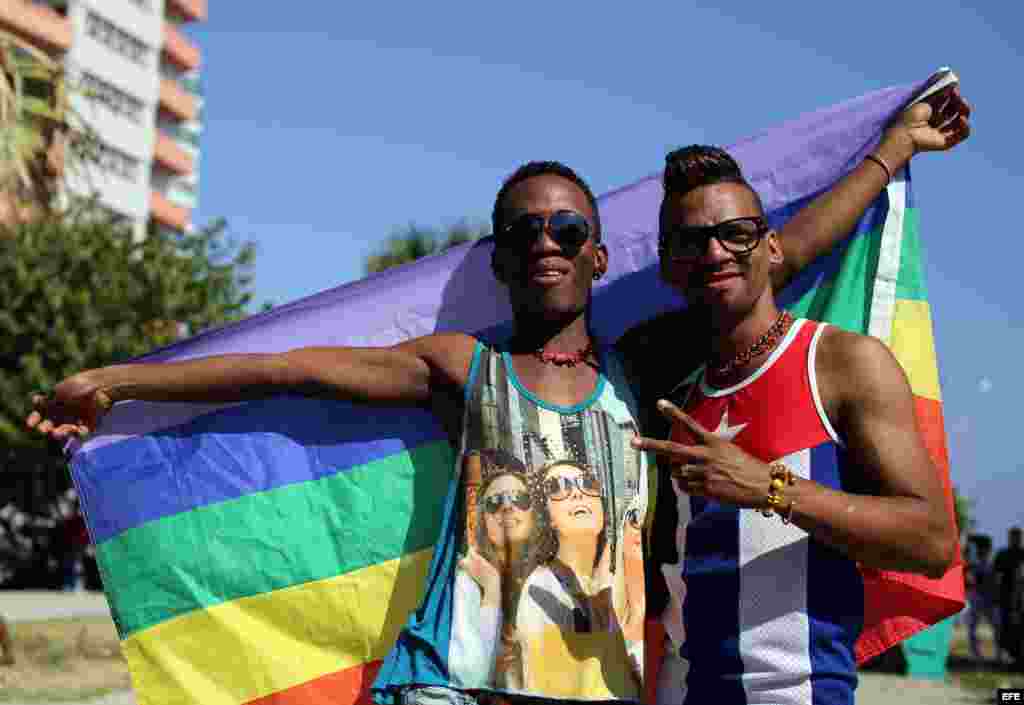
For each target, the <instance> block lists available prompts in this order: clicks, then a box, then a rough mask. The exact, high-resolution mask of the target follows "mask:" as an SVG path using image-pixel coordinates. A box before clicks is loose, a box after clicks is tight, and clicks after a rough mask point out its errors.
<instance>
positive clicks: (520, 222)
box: [496, 211, 593, 254]
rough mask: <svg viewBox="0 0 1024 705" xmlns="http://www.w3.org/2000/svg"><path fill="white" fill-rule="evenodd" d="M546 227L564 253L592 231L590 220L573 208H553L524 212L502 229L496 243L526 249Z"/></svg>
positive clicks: (575, 248) (576, 248)
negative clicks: (552, 209)
mask: <svg viewBox="0 0 1024 705" xmlns="http://www.w3.org/2000/svg"><path fill="white" fill-rule="evenodd" d="M545 229H547V231H548V234H549V235H550V236H551V239H552V240H554V241H555V243H557V244H558V246H559V247H560V248H562V250H563V252H564V253H566V254H575V253H576V252H578V251H579V250H580V248H581V247H583V244H584V243H585V242H586V241H587V240H588V239H589V238H590V235H591V233H592V231H593V228H592V227H591V225H590V221H588V220H587V219H586V218H585V217H584V216H583V215H581V214H580V213H577V212H575V211H556V212H554V213H552V214H551V215H541V214H540V213H526V214H525V215H521V216H519V217H518V218H516V219H515V220H513V221H512V222H511V223H509V224H508V225H506V226H505V227H504V228H502V229H501V231H500V232H499V233H498V236H497V238H496V244H497V245H498V247H506V248H509V249H526V248H528V247H530V246H531V245H532V244H533V243H534V242H536V241H537V238H538V237H540V236H541V234H542V233H543V232H544V230H545Z"/></svg>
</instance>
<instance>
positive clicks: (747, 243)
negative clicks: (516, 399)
mask: <svg viewBox="0 0 1024 705" xmlns="http://www.w3.org/2000/svg"><path fill="white" fill-rule="evenodd" d="M664 187H665V196H664V200H663V201H662V206H661V213H660V236H659V245H660V247H659V249H660V256H661V272H662V277H663V278H664V280H665V281H666V282H668V283H669V284H671V285H672V286H673V287H675V288H677V289H678V290H679V291H680V292H682V293H683V294H684V295H685V296H686V298H687V300H688V302H689V303H690V305H691V306H692V307H693V308H694V309H695V310H697V311H699V312H700V314H701V315H702V316H703V317H704V320H705V321H706V323H705V327H704V329H703V330H702V331H701V335H702V336H706V339H708V340H709V343H710V344H709V345H708V346H706V347H704V348H703V351H704V352H705V355H706V357H705V361H704V364H703V365H702V366H701V367H700V368H699V369H698V370H697V372H696V373H695V374H693V375H691V376H690V377H689V378H688V379H687V380H685V381H684V382H683V383H682V384H681V385H679V386H678V387H677V388H676V389H675V390H674V391H672V392H671V394H670V396H671V398H672V400H673V401H674V402H675V404H673V403H671V402H669V401H662V402H659V404H658V407H659V409H660V410H661V411H662V413H663V414H664V415H665V416H666V418H667V419H668V420H669V421H670V422H671V423H672V440H654V439H650V438H643V439H638V440H637V441H636V444H637V446H638V447H639V448H643V449H645V450H650V451H654V452H656V453H658V454H659V456H660V457H661V458H662V459H663V461H664V462H665V464H666V465H667V467H669V468H670V469H671V474H672V477H673V486H674V489H675V490H676V492H677V501H676V502H675V503H674V506H673V507H672V510H674V513H675V514H676V516H675V517H674V521H675V523H676V525H677V526H678V527H680V529H685V531H682V530H680V531H676V532H672V533H673V534H674V535H675V536H676V545H675V546H674V549H675V551H674V553H675V556H674V558H675V560H676V562H675V563H671V562H669V565H670V568H669V571H670V573H669V574H668V575H666V580H667V581H669V582H673V581H675V582H676V586H677V589H678V585H679V583H680V582H681V583H682V585H684V586H685V601H683V603H682V610H681V614H682V622H681V623H679V624H676V625H672V627H674V628H669V629H668V630H667V631H668V632H669V634H670V635H673V636H674V637H675V638H674V639H673V643H672V644H671V646H670V648H669V658H668V660H667V663H666V666H667V668H666V670H665V674H666V675H665V677H664V678H662V679H661V680H660V681H659V695H658V700H659V702H665V703H676V704H678V703H702V702H718V703H726V704H728V703H736V704H740V703H747V702H770V703H778V704H780V705H790V704H792V705H797V704H806V705H811V703H812V702H813V703H834V704H837V705H838V704H841V703H852V702H853V691H854V688H855V687H856V679H857V678H856V660H855V655H854V644H855V641H856V639H857V637H858V636H859V633H860V628H861V624H862V621H863V609H864V607H863V595H864V590H863V584H862V579H861V575H860V572H859V569H858V564H860V565H861V566H864V567H866V568H869V569H871V568H875V569H882V570H898V571H905V572H916V573H920V574H924V575H927V576H929V577H932V578H938V577H941V576H942V575H943V574H944V573H945V571H946V570H947V568H948V567H949V566H950V564H951V563H952V561H953V558H954V556H955V553H956V550H957V535H956V531H955V529H954V527H953V525H952V519H951V518H950V516H949V514H948V512H947V509H946V504H945V497H944V493H943V488H942V485H941V482H940V479H939V473H938V472H937V470H936V469H935V467H934V465H933V463H932V461H931V459H930V457H929V455H928V453H927V451H926V449H925V445H924V441H923V439H922V437H921V434H920V432H919V430H918V428H917V424H916V419H915V410H914V400H913V396H912V393H911V390H910V386H909V384H908V382H907V378H906V375H905V374H904V372H903V369H902V368H901V367H900V365H899V363H898V362H897V361H896V359H895V358H894V357H893V355H892V353H891V352H890V351H889V349H888V348H887V347H886V346H885V344H884V343H882V342H880V341H879V340H877V339H876V338H873V337H869V336H862V335H857V334H854V333H849V332H846V331H843V330H840V329H838V328H834V327H831V326H826V325H824V324H821V323H815V322H813V321H809V320H802V319H799V320H794V318H793V317H792V316H791V315H790V314H789V313H788V312H786V311H784V310H780V309H779V307H778V306H777V305H776V302H775V296H774V292H773V289H772V272H773V270H775V269H777V268H779V267H781V266H782V265H783V263H784V261H785V255H784V253H783V250H782V247H781V246H780V244H779V239H778V236H777V234H776V233H775V232H774V231H773V230H771V228H770V227H769V226H768V224H767V222H766V220H765V217H764V210H763V207H762V205H761V201H760V198H759V197H758V195H757V193H756V192H755V191H754V190H753V188H752V187H751V186H750V185H749V183H747V181H746V180H745V179H744V177H743V175H742V173H741V172H740V168H739V166H738V165H737V164H736V162H735V161H734V160H733V159H732V158H731V157H730V156H729V155H728V154H727V153H726V152H724V151H723V150H721V149H718V148H715V147H704V146H691V147H687V148H685V149H681V150H677V151H675V152H673V153H671V154H669V155H668V157H667V158H666V167H665V172H664ZM668 391H669V390H666V396H669V393H668ZM684 410H685V411H684ZM658 506H659V512H660V509H661V506H662V505H661V504H659V505H658ZM658 519H661V517H659V518H658ZM665 533H666V534H668V533H669V532H665ZM655 560H656V561H657V560H658V559H655ZM671 571H674V573H673V572H671ZM678 634H685V638H679V637H678V636H677V635H678ZM687 666H688V668H689V672H688V674H687V673H686V668H687Z"/></svg>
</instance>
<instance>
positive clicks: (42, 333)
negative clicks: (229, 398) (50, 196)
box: [0, 211, 254, 452]
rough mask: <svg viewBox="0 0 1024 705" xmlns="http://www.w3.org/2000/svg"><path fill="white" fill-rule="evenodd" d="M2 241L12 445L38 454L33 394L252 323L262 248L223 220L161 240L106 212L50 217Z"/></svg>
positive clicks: (5, 385)
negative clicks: (30, 429) (223, 327)
mask: <svg viewBox="0 0 1024 705" xmlns="http://www.w3.org/2000/svg"><path fill="white" fill-rule="evenodd" d="M2 234H4V235H7V237H0V301H2V302H3V306H2V308H0V364H2V365H3V374H2V375H0V445H7V446H8V447H24V448H25V450H26V452H28V451H29V449H30V447H34V448H35V449H36V450H38V448H39V447H40V446H39V441H38V440H36V439H35V438H32V437H30V436H29V434H28V433H27V432H26V431H25V430H24V426H23V423H22V420H23V418H24V417H25V415H26V413H27V411H28V409H27V404H28V399H29V395H30V394H31V392H32V391H33V390H36V389H43V388H47V387H51V386H52V385H54V384H55V383H56V382H58V381H60V380H61V379H63V378H64V377H66V376H68V375H69V374H72V373H74V372H77V371H79V370H82V369H85V368H89V367H97V366H100V365H106V364H110V363H113V362H118V361H123V360H126V359H128V358H131V357H134V356H137V355H140V354H142V353H145V352H147V351H150V350H152V349H153V348H155V347H158V346H161V345H165V344H168V343H170V342H172V341H173V340H175V339H176V338H177V337H179V336H180V335H181V334H184V333H197V332H199V331H202V330H204V329H207V328H210V327H212V326H217V325H220V324H223V323H225V322H228V321H232V320H235V319H238V318H241V317H242V316H244V315H245V312H246V305H247V304H248V303H249V301H250V298H251V294H250V293H249V291H248V288H249V285H250V282H251V277H250V275H249V272H250V267H251V265H252V262H253V256H254V249H253V245H252V244H251V243H239V242H237V241H236V240H234V239H232V238H231V237H229V236H228V235H227V233H226V228H225V224H224V222H223V221H221V222H217V223H215V224H213V225H212V226H210V227H208V228H205V229H202V230H197V231H196V232H194V233H186V234H184V235H178V236H176V235H170V234H161V233H155V232H154V233H150V234H149V236H148V237H146V238H145V239H142V240H136V239H134V238H133V237H132V234H131V232H130V230H129V229H128V227H127V226H122V225H117V224H113V223H111V222H110V221H109V219H108V220H102V219H100V217H99V216H97V215H96V214H95V213H94V212H88V211H84V212H81V213H79V214H78V215H77V216H73V217H72V216H65V217H62V218H57V217H50V218H41V219H38V220H35V221H31V222H27V223H19V224H16V225H14V226H10V227H7V228H5V229H4V232H3V233H2Z"/></svg>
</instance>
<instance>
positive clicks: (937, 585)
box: [72, 86, 963, 705]
mask: <svg viewBox="0 0 1024 705" xmlns="http://www.w3.org/2000/svg"><path fill="white" fill-rule="evenodd" d="M915 88H916V86H907V87H900V88H891V89H886V90H881V91H878V92H875V93H871V94H869V95H866V96H863V97H860V98H857V99H854V100H851V101H848V102H846V103H843V104H841V105H838V106H834V107H831V108H828V109H825V110H822V111H819V112H817V113H814V114H811V115H807V116H804V117H801V118H799V119H797V120H795V121H793V122H790V123H787V124H785V125H782V126H780V127H778V128H775V129H771V130H768V131H765V132H763V133H761V134H759V135H756V136H754V137H752V138H750V139H747V140H745V141H743V142H740V143H738V144H736V145H733V146H732V147H731V148H730V149H731V151H732V152H733V154H735V155H736V157H737V158H738V159H739V160H740V162H741V163H742V165H743V167H744V170H745V172H746V173H747V174H748V176H749V177H750V178H751V181H752V183H753V184H754V185H755V187H756V188H757V189H758V190H759V191H760V193H761V195H762V198H763V199H764V203H765V206H766V208H767V209H768V210H769V211H770V217H771V219H772V221H773V222H774V224H776V225H778V224H779V223H780V222H782V221H784V220H785V218H787V217H788V215H789V214H791V213H793V212H794V210H795V209H797V208H799V207H800V206H801V205H802V204H804V203H806V202H807V201H808V199H810V198H812V197H813V196H814V195H816V194H818V193H819V192H821V191H822V190H824V189H827V188H828V187H829V186H830V185H831V184H832V183H834V182H835V181H836V180H837V179H838V178H840V177H841V176H842V175H843V174H844V173H845V172H846V171H848V170H849V169H851V168H852V167H854V166H855V165H856V164H858V163H859V161H860V160H861V159H862V158H863V156H864V155H865V154H866V153H867V152H868V151H869V150H870V149H872V148H873V146H874V145H875V144H876V142H877V141H878V139H879V137H880V135H881V132H882V130H883V128H884V126H885V124H886V123H887V122H888V120H889V119H890V118H891V116H892V115H893V114H894V113H895V112H896V111H897V110H898V109H899V108H900V107H901V106H902V105H903V104H904V103H905V102H906V100H907V99H908V97H909V96H910V95H911V93H912V91H913V90H914V89H915ZM660 199H661V186H660V180H659V176H657V175H655V176H651V177H649V178H646V179H643V180H641V181H638V182H636V183H634V184H632V185H630V186H627V187H625V188H622V189H619V190H617V191H614V192H612V193H609V194H606V195H605V196H604V197H603V198H602V199H601V202H600V207H601V213H602V218H603V221H604V226H605V240H606V244H607V245H608V248H609V250H610V259H611V269H610V272H609V275H608V276H606V277H605V278H604V280H603V281H602V283H601V285H600V286H599V287H598V288H597V289H596V291H595V295H594V303H593V316H592V319H593V329H594V331H595V333H596V334H597V336H598V337H599V338H601V339H603V340H605V341H612V340H614V339H615V338H617V337H618V336H619V335H621V334H622V333H623V332H624V331H625V330H626V329H627V328H628V327H630V326H632V325H634V324H637V323H640V322H642V321H644V320H646V319H649V318H651V317H653V316H655V315H657V314H660V313H663V312H665V311H667V310H669V309H671V308H674V307H678V306H679V305H680V302H679V301H678V299H677V298H676V297H675V295H674V294H673V293H672V292H671V291H670V290H668V289H667V288H666V287H665V286H663V285H662V284H660V283H659V282H658V279H657V274H656V272H657V266H656V263H657V251H656V237H655V232H656V219H657V210H658V204H659V202H660ZM490 251H491V243H490V241H489V240H483V241H481V242H478V243H475V244H472V245H466V246H462V247H460V248H457V249H454V250H450V251H448V252H446V253H444V254H441V255H438V256H436V257H432V258H429V259H426V260H422V261H420V262H416V263H414V264H411V265H408V266H405V267H402V268H399V269H395V270H390V271H387V272H383V273H381V274H378V275H375V276H373V277H370V278H368V279H365V280H362V281H359V282H355V283H352V284H348V285H345V286H341V287H338V288H336V289H332V290H330V291H327V292H324V293H321V294H318V295H315V296H312V297H309V298H306V299H303V300H301V301H297V302H295V303H292V304H289V305H285V306H281V307H279V308H277V309H274V310H272V311H270V312H267V313H264V314H262V315H259V316H254V317H252V318H250V319H247V320H245V321H242V322H240V323H237V324H235V325H232V326H228V327H225V328H222V329H218V330H213V331H209V332H206V333H203V334H201V335H199V336H196V337H195V338H192V339H190V340H186V341H184V342H182V343H180V344H177V345H175V346H173V347H171V348H168V349H165V350H162V351H159V352H157V353H154V354H153V355H151V356H149V357H148V358H147V359H149V360H152V361H166V360H180V359H185V358H189V357H195V356H200V355H209V354H215V353H226V352H270V351H282V350H287V349H291V348H294V347H299V346H304V345H387V344H393V343H396V342H398V341H401V340H405V339H408V338H410V337H413V336H418V335H423V334H427V333H431V332H434V331H444V330H463V331H468V332H476V333H478V334H479V335H480V336H482V337H484V338H494V337H497V336H501V335H503V334H505V333H506V332H507V330H508V326H509V320H510V318H511V310H510V308H509V306H508V303H507V300H506V298H505V295H504V292H503V291H502V290H500V289H499V287H498V285H497V284H496V283H495V282H494V280H493V278H492V275H491V271H490ZM784 302H785V303H786V304H787V305H788V306H790V307H791V308H792V309H793V310H794V311H795V312H797V313H799V314H800V315H806V316H809V317H812V318H818V319H822V320H827V321H830V322H832V323H834V324H836V325H840V326H842V327H844V328H848V329H851V330H855V331H861V332H870V333H872V334H874V335H878V336H879V337H881V338H883V339H884V340H886V341H887V342H888V343H889V345H890V346H891V347H892V349H893V350H894V351H895V353H896V355H897V357H898V358H899V360H900V362H901V363H902V364H903V365H904V367H905V368H906V369H907V371H908V373H909V375H910V379H911V383H912V385H913V389H914V393H915V395H916V398H917V408H918V411H919V414H920V422H921V427H922V428H923V429H924V431H925V435H926V437H927V438H928V443H929V447H930V449H931V451H932V453H933V455H934V457H935V459H936V460H937V461H938V463H939V465H940V467H941V469H942V473H943V477H944V479H945V481H946V484H947V488H948V487H949V482H948V478H949V473H948V462H947V458H946V449H945V440H944V431H943V426H942V406H941V398H940V395H939V384H938V375H937V372H936V362H935V351H934V345H933V338H932V326H931V318H930V311H929V307H928V302H927V296H926V290H925V286H924V279H923V272H922V267H921V259H920V247H919V238H918V213H917V210H916V208H915V207H914V205H913V201H912V198H911V191H910V179H909V174H906V173H901V174H900V175H899V177H898V178H897V179H896V180H895V181H894V183H893V184H892V185H891V186H890V188H889V190H888V193H887V194H884V195H883V196H881V197H880V198H879V199H878V201H877V203H876V204H875V205H874V206H873V207H872V208H871V209H870V211H869V212H868V213H866V214H865V216H864V218H863V219H862V220H861V222H860V224H859V225H858V226H857V228H856V229H855V230H854V232H852V233H851V234H850V235H849V237H848V238H846V240H845V241H844V242H843V244H842V245H841V246H840V247H839V248H837V250H836V251H835V252H834V253H832V254H831V255H829V256H827V257H824V258H822V259H821V260H820V261H818V262H816V263H815V264H814V265H813V266H812V267H811V268H810V269H809V270H808V271H807V272H805V273H804V274H803V275H802V276H801V277H800V278H799V279H798V280H797V281H796V282H795V283H794V284H793V285H792V286H791V287H790V289H789V290H788V291H787V292H786V293H785V295H784ZM453 459H454V456H453V452H452V450H451V448H450V447H449V445H448V443H447V441H446V440H445V436H444V434H443V433H442V430H441V428H440V427H439V426H438V425H437V424H436V423H435V422H434V420H433V419H432V417H431V416H429V415H427V414H426V413H425V412H423V411H419V410H414V409H378V408H373V407H368V406H360V405H355V404H349V403H344V402H332V401H323V400H312V399H303V398H297V397H290V396H282V397H277V398H273V399H267V400H264V401H253V402H247V403H242V404H225V405H209V404H207V405H197V404H152V403H142V402H131V403H124V404H118V405H117V406H116V407H115V409H114V410H113V411H112V412H111V413H110V414H109V415H108V416H107V418H106V419H105V421H104V423H103V425H102V427H101V428H100V429H99V430H98V432H97V433H96V434H94V435H93V436H92V437H91V438H90V439H89V440H88V441H87V442H86V443H85V444H84V445H83V446H82V447H81V448H79V449H78V450H77V452H76V453H75V455H74V457H73V461H72V472H73V476H74V480H75V484H76V486H77V487H78V490H79V494H80V497H81V501H82V507H83V510H84V512H85V515H86V519H87V522H88V526H89V530H90V533H91V536H92V539H93V541H94V543H95V544H96V548H97V556H98V561H99V566H100V570H101V573H102V576H103V581H104V586H105V589H106V593H107V597H108V600H109V602H110V607H111V612H112V614H113V617H114V620H115V622H116V624H117V628H118V630H119V633H120V636H121V638H122V646H123V650H124V653H125V655H126V657H127V659H128V664H129V667H130V669H131V673H132V679H133V684H134V687H135V690H136V693H137V696H138V699H139V702H141V703H160V704H161V705H167V704H171V703H204V704H205V705H219V704H221V703H223V704H224V705H242V704H244V703H267V704H268V705H269V704H270V703H274V704H280V705H286V704H290V703H303V704H307V703H318V702H323V703H328V702H330V703H342V704H347V703H356V702H366V701H368V700H369V696H368V689H369V686H370V684H371V683H372V681H373V678H374V675H375V673H376V671H377V669H378V667H379V664H380V661H381V659H382V658H383V657H384V655H385V654H386V653H387V651H388V649H389V648H390V646H391V644H392V642H393V641H394V639H395V637H396V635H397V634H398V632H399V630H400V628H401V627H402V625H403V624H404V622H405V621H406V619H407V617H408V615H409V613H410V612H411V611H412V610H414V609H415V608H416V606H417V603H418V599H419V596H420V593H421V587H422V584H423V581H424V579H425V576H426V574H427V568H428V565H429V562H430V559H431V555H432V547H433V544H434V542H435V539H436V537H437V535H438V532H439V517H440V515H441V509H442V503H443V501H444V496H445V493H446V491H447V488H448V482H449V480H450V478H451V473H452V463H453ZM950 511H951V512H952V495H951V494H950ZM866 577H867V582H866V585H867V588H866V590H867V595H866V603H867V609H868V615H867V616H868V618H867V623H866V624H867V626H866V630H865V635H864V637H863V639H862V640H861V644H860V649H859V655H860V656H861V657H862V658H867V657H869V656H871V655H874V654H876V653H878V652H879V651H881V650H882V649H884V648H886V647H888V646H890V645H892V644H893V643H895V642H896V641H898V640H900V639H902V638H905V637H906V636H909V635H910V634H912V633H914V632H916V631H918V630H919V629H921V628H923V627H924V626H927V625H928V624H931V623H934V622H936V621H938V620H940V619H942V618H943V617H946V616H948V615H950V614H953V613H955V612H957V611H958V610H959V609H960V608H961V607H962V605H963V576H962V573H961V569H960V567H959V566H958V567H956V568H954V569H953V570H951V571H950V572H949V574H948V575H947V576H946V577H945V578H943V579H942V580H939V581H930V580H925V579H922V578H917V577H910V576H904V575H899V574H893V573H880V572H869V574H868V575H867V576H866Z"/></svg>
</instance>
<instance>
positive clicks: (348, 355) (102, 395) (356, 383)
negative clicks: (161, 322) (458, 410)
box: [26, 333, 476, 440]
mask: <svg viewBox="0 0 1024 705" xmlns="http://www.w3.org/2000/svg"><path fill="white" fill-rule="evenodd" d="M475 343H476V341H475V340H474V339H473V338H472V337H470V336H468V335H464V334H461V333H443V334H436V335H428V336H424V337H422V338H416V339H413V340H410V341H407V342H405V343H401V344H399V345H395V346H393V347H388V348H343V347H318V348H298V349H295V350H291V351H289V352H285V353H276V354H236V355H216V356H211V357H204V358H197V359H194V360H186V361H182V362H168V363H143V364H127V365H113V366H110V367H102V368H97V369H93V370H86V371H84V372H80V373H78V374H76V375H73V376H71V377H69V378H67V379H66V380H64V381H63V382H61V383H60V384H58V385H57V386H56V387H55V388H54V390H53V393H52V394H50V395H35V396H33V398H32V405H33V407H34V410H33V411H32V413H31V414H30V415H29V416H28V418H27V419H26V423H27V425H28V427H29V428H34V429H36V430H37V431H38V432H39V433H43V434H47V435H49V436H51V437H53V438H56V439H58V440H59V439H63V438H65V437H67V436H68V435H70V434H81V433H88V432H89V431H91V430H92V429H94V428H96V424H97V422H98V421H99V419H100V418H101V417H102V416H103V414H104V413H106V412H107V411H108V410H109V409H110V407H111V406H112V405H113V403H115V402H118V401H123V400H128V399H140V400H146V401H190V402H234V401H245V400H248V399H258V398H262V397H267V396H272V395H275V394H283V393H295V394H305V395H310V396H328V397H334V398H339V399H350V400H353V401H363V402H370V403H377V404H410V405H411V404H422V403H425V402H427V401H429V400H430V396H431V394H432V393H433V392H435V391H437V390H439V389H441V388H444V387H449V388H451V387H455V388H459V389H461V388H462V387H463V386H464V385H465V384H466V380H467V377H468V374H469V365H470V361H471V359H472V356H473V349H474V346H475Z"/></svg>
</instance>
